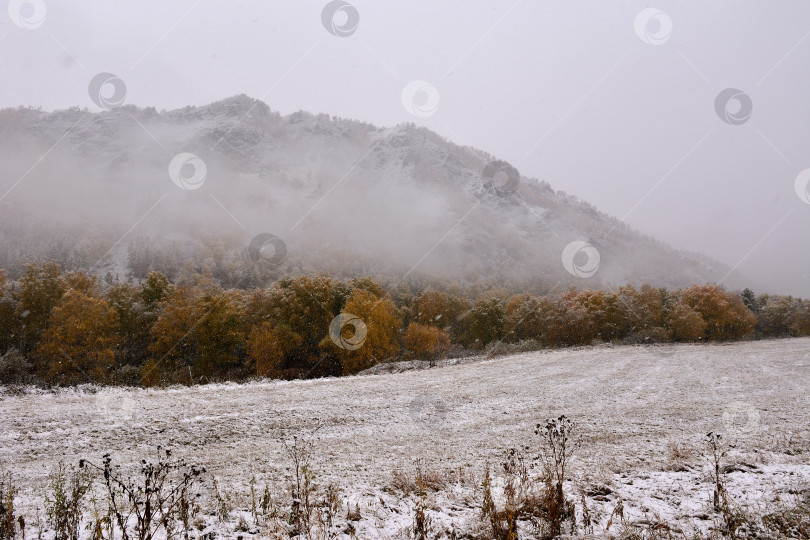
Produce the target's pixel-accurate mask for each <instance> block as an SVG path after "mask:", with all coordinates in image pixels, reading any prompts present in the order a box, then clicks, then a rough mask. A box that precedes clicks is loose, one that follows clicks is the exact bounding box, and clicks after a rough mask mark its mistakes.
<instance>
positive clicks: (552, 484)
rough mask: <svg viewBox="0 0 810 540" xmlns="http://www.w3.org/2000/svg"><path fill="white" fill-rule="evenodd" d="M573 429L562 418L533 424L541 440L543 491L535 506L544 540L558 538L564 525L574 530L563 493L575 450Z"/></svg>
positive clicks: (569, 506)
mask: <svg viewBox="0 0 810 540" xmlns="http://www.w3.org/2000/svg"><path fill="white" fill-rule="evenodd" d="M574 427H575V425H574V423H573V422H572V421H571V420H570V419H568V418H566V417H565V416H564V415H563V416H560V417H558V418H551V419H549V420H548V421H547V422H546V425H545V426H541V425H540V424H537V427H536V429H535V431H534V432H535V434H536V435H538V436H539V437H540V440H541V444H540V462H541V465H542V467H543V484H544V490H543V494H542V495H541V501H540V503H539V506H540V508H542V509H543V511H544V514H545V515H544V517H545V522H546V526H547V527H546V531H545V535H546V537H547V538H554V537H557V536H559V535H560V534H561V533H562V527H563V524H564V523H565V522H569V523H570V528H571V530H572V531H573V527H574V504H573V502H571V501H568V500H567V499H566V498H565V494H564V493H563V482H564V481H565V476H566V472H567V468H568V463H569V461H570V459H571V455H572V453H573V452H574V450H575V449H576V447H577V443H576V441H574V439H573V437H572V432H573V430H574Z"/></svg>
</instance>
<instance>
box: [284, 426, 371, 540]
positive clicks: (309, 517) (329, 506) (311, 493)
mask: <svg viewBox="0 0 810 540" xmlns="http://www.w3.org/2000/svg"><path fill="white" fill-rule="evenodd" d="M319 429H320V424H318V425H317V426H316V427H315V428H314V429H313V430H312V431H311V432H310V433H309V434H308V435H307V436H304V437H299V436H298V435H295V436H293V437H292V438H291V439H286V440H285V439H281V443H282V446H283V447H284V453H285V454H286V456H287V458H288V459H289V461H290V463H291V464H292V478H291V479H290V486H289V487H290V497H291V502H290V513H289V517H288V520H287V522H288V524H289V525H290V526H291V531H290V532H289V534H290V536H301V537H303V538H306V539H307V540H317V539H321V538H330V537H331V535H332V533H331V529H332V526H333V519H334V516H335V514H336V513H337V512H338V511H339V510H340V507H341V502H340V494H339V491H338V489H337V487H336V486H335V485H333V484H329V485H327V486H326V488H325V489H324V490H322V489H321V486H319V485H318V484H317V483H316V481H315V480H316V474H315V470H314V469H313V467H312V458H313V456H314V455H315V440H316V439H315V433H316V432H317V431H318V430H319ZM349 512H351V508H350V509H349ZM358 514H359V508H358Z"/></svg>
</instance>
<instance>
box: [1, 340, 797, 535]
mask: <svg viewBox="0 0 810 540" xmlns="http://www.w3.org/2000/svg"><path fill="white" fill-rule="evenodd" d="M808 383H810V339H809V338H801V339H790V340H779V341H763V342H753V343H735V344H730V345H677V346H674V345H673V346H658V347H615V348H613V347H609V346H602V347H595V348H582V349H568V350H558V351H550V352H536V353H527V354H521V355H517V356H510V357H501V358H496V359H489V360H481V361H478V362H473V363H466V364H459V365H456V366H451V367H444V368H437V369H431V370H425V371H408V372H404V373H393V374H381V375H364V376H355V377H348V378H341V379H326V380H310V381H293V382H281V381H272V382H256V383H252V384H246V385H236V384H215V385H209V386H201V387H194V388H174V389H168V390H123V389H103V390H99V391H98V392H97V393H93V391H94V390H93V389H90V388H85V389H79V390H75V389H74V390H65V391H62V392H56V393H42V392H35V393H30V392H29V393H28V394H26V395H10V394H5V395H3V396H2V398H0V425H2V426H3V430H2V432H0V461H2V463H3V464H7V465H6V466H7V467H8V468H9V469H10V470H12V471H13V472H14V474H15V475H16V476H17V478H18V480H20V479H24V485H25V492H24V496H25V499H26V501H27V502H26V504H27V505H28V509H29V510H30V506H31V505H32V504H34V503H35V502H37V501H39V502H40V504H41V496H42V494H43V493H44V492H43V491H42V489H43V488H42V486H43V485H44V484H45V482H46V475H47V473H48V471H49V469H50V467H52V466H53V465H54V464H55V463H57V462H58V461H59V460H65V461H67V462H76V461H77V460H78V459H79V458H80V457H87V458H92V459H95V460H97V461H98V460H100V457H101V455H102V454H104V453H106V452H111V453H112V454H113V456H114V457H115V459H116V461H118V462H121V463H124V464H132V463H134V462H135V461H136V460H138V459H140V458H141V457H143V456H147V455H149V454H150V453H152V452H154V448H155V446H156V445H158V444H161V445H164V446H167V445H168V446H170V447H172V448H173V449H174V451H175V454H176V455H180V456H182V457H184V458H186V459H187V460H189V461H190V462H196V463H202V464H205V465H206V466H207V468H208V470H209V471H210V473H211V474H212V475H215V476H216V477H217V478H219V481H220V485H221V486H225V487H226V489H227V490H228V491H229V492H230V493H232V495H233V504H234V505H235V506H236V507H237V508H239V507H241V508H242V509H246V508H247V506H248V502H247V493H248V481H249V480H250V478H251V477H252V476H254V475H255V476H256V478H257V481H258V482H259V486H260V487H261V486H262V485H263V483H264V482H268V483H270V484H272V485H279V486H280V485H281V483H282V482H283V479H284V476H285V473H286V472H288V471H287V469H286V467H287V463H286V461H285V459H284V457H283V453H282V447H281V445H280V443H279V442H278V439H279V437H282V436H284V435H285V434H286V435H287V436H291V435H293V434H297V435H304V436H306V435H307V433H308V432H309V431H310V430H312V429H313V428H314V426H316V425H318V424H322V428H321V429H320V431H318V433H317V437H318V442H317V455H316V459H315V462H314V466H315V469H316V471H317V473H318V476H319V481H320V482H321V483H322V484H325V483H327V482H329V481H332V482H335V483H336V484H337V485H338V486H339V487H340V488H341V493H342V499H343V501H344V505H345V503H346V502H351V503H352V504H355V503H358V504H360V506H361V510H362V515H363V519H361V520H360V521H359V522H355V523H354V526H355V527H357V528H358V529H357V530H358V531H360V533H359V534H358V536H359V537H360V538H395V537H399V536H398V535H399V534H400V533H401V531H402V529H403V527H406V526H409V525H410V523H411V519H412V514H411V506H409V505H412V503H413V499H408V500H407V501H406V502H403V501H402V500H401V497H400V496H398V495H396V493H395V492H394V491H392V490H391V489H390V488H389V489H386V488H387V487H388V486H391V484H392V474H393V471H395V470H396V469H398V468H402V469H403V470H405V471H413V467H414V461H415V460H417V459H419V460H421V462H422V464H423V467H424V468H426V469H429V470H435V471H441V472H443V474H444V475H445V476H446V477H447V478H455V480H453V481H450V482H449V484H448V485H447V486H446V488H445V489H444V490H442V491H440V492H437V493H432V494H431V495H430V500H431V505H432V506H433V507H434V510H433V511H432V515H433V516H434V519H435V520H436V523H437V524H438V523H444V525H445V526H446V527H448V528H449V527H450V526H451V524H454V525H455V526H456V527H457V528H461V529H464V528H467V529H470V528H474V527H475V526H476V525H475V523H476V519H477V517H476V516H477V515H478V513H479V506H480V503H481V493H480V488H479V487H477V486H479V484H480V481H481V478H482V474H483V470H484V467H485V464H486V463H487V462H488V463H491V464H497V463H498V462H499V460H500V458H501V457H502V455H503V451H504V450H505V449H507V448H510V447H514V446H518V445H522V444H528V445H532V447H535V446H536V441H535V436H534V435H533V434H532V430H533V427H534V425H535V424H536V423H538V422H542V421H544V420H545V419H546V418H548V417H550V416H558V415H560V414H565V415H567V416H568V417H570V418H571V419H573V420H574V421H575V422H576V423H577V426H578V427H577V434H578V436H579V437H580V438H581V447H580V449H579V450H578V451H577V454H576V456H575V459H574V462H573V465H572V467H571V480H570V482H568V483H567V485H566V490H567V491H568V492H569V493H570V494H571V495H572V496H575V497H576V499H577V500H579V488H580V487H581V488H583V489H585V490H586V492H590V493H591V495H589V496H588V498H587V500H588V504H589V506H590V508H591V512H592V514H593V515H594V517H595V519H596V520H597V521H598V523H599V524H600V525H599V527H602V528H604V526H605V524H606V522H607V519H608V517H609V515H610V512H612V510H613V508H614V507H615V505H616V504H617V502H618V500H619V499H622V500H623V501H624V506H625V511H626V513H627V515H628V516H630V518H632V519H642V518H644V516H645V515H646V516H647V519H653V517H654V516H655V515H657V516H659V517H660V518H662V519H667V520H670V521H676V522H678V523H681V524H691V526H695V527H699V528H703V529H706V528H708V527H709V526H710V525H712V523H713V519H714V518H713V516H714V514H713V513H712V511H711V508H710V504H709V502H708V501H709V496H710V494H711V489H712V483H711V479H710V476H709V470H710V469H709V467H708V461H707V459H706V446H705V444H704V436H705V434H706V433H707V432H709V431H718V432H720V433H722V434H723V436H724V438H725V439H727V440H728V441H729V442H730V443H731V444H732V445H733V448H732V449H731V451H730V453H729V455H728V456H727V457H725V458H724V463H726V464H730V465H733V464H737V463H742V464H743V465H741V466H740V467H741V468H742V471H741V472H739V471H738V472H730V473H729V474H728V475H727V483H728V486H729V490H730V492H731V494H732V496H733V498H734V499H735V500H736V501H738V502H739V504H743V503H747V504H750V505H751V507H752V508H753V509H755V510H764V509H765V508H766V506H768V505H772V504H773V501H774V497H775V496H776V494H777V493H781V494H782V497H787V496H788V495H785V494H786V493H787V492H788V491H790V490H793V492H794V493H795V492H799V491H801V490H802V489H807V487H808V480H810V465H808V464H807V455H808V454H807V452H808V451H810V427H809V426H810V392H808V391H807V390H808ZM673 445H677V446H678V447H679V448H680V453H681V454H682V457H677V458H676V457H673ZM451 471H454V472H451ZM454 475H455V476H454ZM496 476H497V475H496ZM465 479H466V480H465ZM21 483H22V482H21ZM604 487H607V488H608V491H609V493H608V494H607V495H600V494H599V492H598V490H596V488H600V489H601V488H604ZM602 491H604V490H602ZM344 512H345V506H344ZM715 517H716V516H715ZM211 519H212V521H211V523H210V526H211V527H213V528H218V529H219V530H232V528H233V527H234V526H235V524H234V523H225V524H217V523H214V521H215V520H213V518H211ZM341 523H344V524H345V520H343V521H341ZM229 527H230V529H229ZM599 527H597V532H598V530H599ZM249 536H250V535H247V536H246V537H249Z"/></svg>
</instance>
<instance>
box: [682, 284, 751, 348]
mask: <svg viewBox="0 0 810 540" xmlns="http://www.w3.org/2000/svg"><path fill="white" fill-rule="evenodd" d="M681 302H683V303H685V304H686V305H688V306H689V307H690V308H692V309H694V310H695V311H697V312H698V313H700V315H701V317H703V320H704V321H706V338H707V339H709V340H712V341H725V340H731V339H741V338H743V337H745V336H747V335H749V334H751V333H752V332H753V330H754V325H755V324H756V323H757V318H756V316H755V315H754V314H753V313H752V312H751V310H749V309H748V308H747V307H746V306H745V304H744V303H743V301H742V298H740V296H739V295H736V294H732V293H730V292H728V291H726V290H725V289H723V288H722V287H719V286H717V285H693V286H692V287H689V288H688V289H685V290H683V291H682V292H681Z"/></svg>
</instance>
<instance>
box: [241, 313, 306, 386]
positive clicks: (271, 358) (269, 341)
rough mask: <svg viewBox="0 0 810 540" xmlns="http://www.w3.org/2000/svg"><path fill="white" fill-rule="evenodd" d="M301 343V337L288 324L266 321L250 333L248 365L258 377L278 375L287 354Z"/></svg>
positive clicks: (247, 346)
mask: <svg viewBox="0 0 810 540" xmlns="http://www.w3.org/2000/svg"><path fill="white" fill-rule="evenodd" d="M300 345H301V337H300V336H299V335H298V334H296V333H295V332H293V331H292V330H290V328H289V327H288V326H285V325H282V326H278V327H273V325H271V324H270V323H269V322H267V321H264V322H262V323H261V324H260V325H258V326H256V327H255V328H253V330H251V331H250V334H249V335H248V339H247V345H246V348H245V350H246V353H247V358H246V360H247V362H246V367H247V368H248V369H250V371H251V372H252V373H254V374H255V375H256V376H257V377H278V376H279V375H280V374H281V370H282V367H283V363H284V358H285V356H286V355H287V354H289V352H290V351H292V350H294V349H295V348H296V347H298V346H300Z"/></svg>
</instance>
